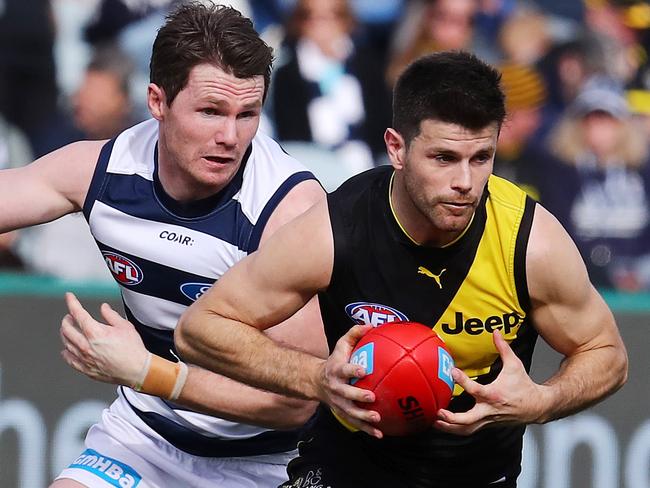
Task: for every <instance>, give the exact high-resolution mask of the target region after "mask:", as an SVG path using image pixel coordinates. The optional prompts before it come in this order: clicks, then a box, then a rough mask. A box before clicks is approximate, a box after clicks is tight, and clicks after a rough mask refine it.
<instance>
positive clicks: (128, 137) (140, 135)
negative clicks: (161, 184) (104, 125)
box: [107, 119, 158, 181]
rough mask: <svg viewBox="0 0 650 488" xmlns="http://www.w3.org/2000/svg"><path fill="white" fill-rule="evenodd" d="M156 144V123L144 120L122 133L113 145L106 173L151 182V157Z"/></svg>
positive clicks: (152, 166) (155, 121) (152, 165)
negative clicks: (139, 177)
mask: <svg viewBox="0 0 650 488" xmlns="http://www.w3.org/2000/svg"><path fill="white" fill-rule="evenodd" d="M157 142H158V121H157V120H155V119H150V120H145V121H144V122H141V123H140V124H138V125H135V126H133V127H131V128H129V129H127V130H125V131H124V132H122V133H121V134H120V135H119V136H118V137H117V139H115V144H114V145H113V150H112V151H111V158H110V162H109V164H108V168H107V171H108V172H109V173H118V174H125V175H132V174H137V175H140V176H142V177H143V178H146V179H148V180H149V181H152V180H153V168H154V164H153V156H154V152H155V149H156V143H157Z"/></svg>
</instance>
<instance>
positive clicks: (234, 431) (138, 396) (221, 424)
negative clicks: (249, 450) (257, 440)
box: [118, 388, 269, 440]
mask: <svg viewBox="0 0 650 488" xmlns="http://www.w3.org/2000/svg"><path fill="white" fill-rule="evenodd" d="M122 391H123V392H124V394H125V396H126V397H127V399H128V401H129V403H131V405H133V406H134V407H135V408H137V409H138V410H140V411H142V412H155V413H157V414H160V415H162V416H163V417H165V418H167V419H169V420H173V421H174V422H176V423H177V424H179V425H182V426H184V427H186V428H188V429H191V430H193V431H194V432H198V433H200V434H203V435H205V436H209V437H217V436H218V437H222V438H225V439H233V440H234V439H247V438H249V437H253V436H255V435H258V434H261V433H262V432H267V431H268V430H269V429H265V428H263V427H256V426H254V425H248V424H237V423H235V422H230V421H228V420H224V419H220V418H218V417H212V416H209V415H204V414H201V413H196V412H189V411H186V410H172V409H171V408H170V407H169V405H167V404H166V403H165V402H163V401H162V400H161V399H160V398H158V397H154V396H151V395H145V394H142V393H138V392H136V391H134V390H132V389H130V388H118V392H122ZM118 401H119V400H118ZM129 410H130V409H129Z"/></svg>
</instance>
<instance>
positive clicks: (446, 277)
mask: <svg viewBox="0 0 650 488" xmlns="http://www.w3.org/2000/svg"><path fill="white" fill-rule="evenodd" d="M393 109H394V119H393V128H389V129H387V131H386V133H385V141H386V147H387V150H388V155H389V157H390V160H391V162H392V166H384V167H378V168H375V169H373V170H370V171H367V172H365V173H362V174H360V175H358V176H355V177H353V178H352V179H350V180H348V181H347V182H346V183H344V184H343V185H342V186H341V187H340V188H339V189H338V190H336V191H335V192H333V193H332V194H330V195H329V196H328V198H327V200H326V201H322V202H321V203H317V204H316V205H315V206H314V207H312V209H311V210H309V211H307V212H306V213H305V214H303V215H302V216H301V217H299V218H298V219H296V220H295V221H294V222H292V223H289V224H288V225H286V226H285V227H284V228H283V229H280V231H279V232H278V233H277V234H276V235H275V236H274V237H273V238H272V239H271V240H269V241H268V242H267V243H266V244H265V246H262V247H261V249H260V250H259V251H258V252H256V253H254V254H252V255H250V256H248V257H247V258H245V259H244V260H242V261H241V262H240V263H239V264H237V265H236V266H234V267H233V268H232V269H231V270H230V271H229V272H228V273H226V274H225V275H224V276H223V277H222V278H221V279H220V280H219V281H218V282H217V283H216V285H215V286H214V287H213V288H212V289H211V290H210V291H209V292H208V293H206V294H205V295H203V297H202V298H200V299H199V300H198V301H197V302H196V303H195V304H194V305H192V306H191V307H190V308H189V309H188V311H187V312H186V313H185V315H184V316H183V317H182V318H181V322H180V324H179V327H178V328H177V329H176V344H177V347H178V350H179V351H180V353H181V354H182V355H183V356H184V357H185V358H187V359H189V360H191V361H193V362H196V363H198V364H200V365H202V366H204V367H206V368H208V369H211V370H213V371H217V372H219V373H222V374H225V375H227V376H231V377H233V378H235V379H237V380H240V381H243V382H246V383H249V384H251V385H254V386H257V387H260V388H264V389H268V390H271V391H276V392H280V393H284V394H287V395H292V396H296V397H302V398H309V399H317V400H319V401H320V402H321V407H320V409H319V411H318V413H317V415H316V417H315V419H314V420H313V422H312V423H311V424H310V425H309V427H308V429H307V431H306V433H305V435H304V438H303V441H304V442H302V444H301V446H300V455H299V457H298V458H296V459H294V460H293V461H292V462H291V463H290V465H289V470H288V471H289V476H290V481H288V482H287V483H286V484H285V485H283V486H285V487H307V486H322V487H332V488H353V487H354V488H359V487H391V488H396V487H418V488H419V487H429V488H442V487H444V488H450V487H453V488H470V487H471V488H480V487H489V488H495V487H500V488H504V487H514V486H516V479H517V476H518V474H519V472H520V461H521V448H522V436H523V433H524V428H525V426H526V424H530V423H543V422H549V421H551V420H554V419H558V418H561V417H564V416H567V415H570V414H572V413H575V412H577V411H579V410H581V409H584V408H586V407H588V406H590V405H593V404H594V403H595V402H597V401H599V400H601V399H603V398H604V397H605V396H607V395H609V394H611V393H612V392H614V391H615V390H616V389H617V388H619V387H620V386H621V385H622V384H623V383H624V382H625V380H626V377H627V356H626V352H625V348H624V345H623V343H622V341H621V338H620V335H619V333H618V330H617V327H616V324H615V322H614V319H613V317H612V314H611V312H610V311H609V309H608V308H607V306H606V305H605V303H604V301H603V300H602V298H601V297H600V295H599V294H598V293H597V291H596V290H595V289H594V287H593V286H592V285H591V283H590V281H589V278H588V276H587V273H586V271H585V266H584V264H583V262H582V260H581V257H580V254H579V253H578V251H577V250H576V247H575V246H574V244H573V242H572V241H571V239H570V238H569V237H568V235H567V233H566V232H565V230H564V229H563V228H562V227H561V226H560V224H559V223H558V222H557V220H556V219H555V218H554V217H553V216H552V215H550V214H549V213H548V212H547V211H546V210H544V208H542V207H541V206H540V205H538V204H536V203H535V202H534V201H532V200H531V199H530V198H528V197H527V196H526V194H525V193H524V192H523V191H521V190H519V189H518V188H517V187H516V186H514V185H513V184H511V183H509V182H508V181H505V180H503V179H500V178H498V177H496V176H493V175H492V174H491V173H492V165H493V160H494V155H495V150H496V142H497V136H498V133H499V129H500V127H501V124H502V123H503V121H504V118H505V109H504V97H503V94H502V92H501V90H500V88H499V73H498V72H497V71H495V70H494V69H493V68H491V67H490V66H488V65H486V64H484V63H483V62H481V61H479V60H478V59H477V58H476V57H474V56H472V55H470V54H466V53H458V52H455V53H437V54H432V55H428V56H426V57H423V58H421V59H419V60H417V61H416V62H414V63H413V64H412V65H411V66H410V67H409V68H408V69H407V70H406V71H405V72H404V74H403V75H402V76H401V78H400V80H399V81H398V83H397V86H396V88H395V92H394V100H393ZM314 294H318V296H319V300H320V306H321V312H322V316H323V319H324V324H325V330H326V334H327V337H328V340H329V344H330V350H331V355H330V356H329V358H328V359H327V360H322V359H319V358H317V357H314V356H311V355H308V354H305V353H303V352H301V351H297V350H292V349H288V348H284V347H282V346H281V345H278V344H276V343H273V342H271V341H270V340H269V339H268V338H267V337H266V336H265V335H264V334H262V332H261V331H262V330H264V329H267V328H269V327H271V326H273V325H275V324H278V323H280V322H282V321H283V320H285V319H286V318H287V317H290V316H291V315H292V314H293V313H294V312H295V311H296V310H298V309H299V308H300V307H302V306H303V305H304V304H305V303H306V302H307V301H308V300H309V299H310V298H311V297H312V296H313V295H314ZM397 319H408V320H411V321H417V322H422V323H425V324H428V325H430V326H431V327H433V328H434V330H435V331H436V332H437V333H438V334H439V335H440V336H441V337H443V338H444V340H445V342H446V343H447V345H448V347H449V349H450V350H451V352H452V354H453V356H454V359H455V362H456V368H455V369H454V370H453V371H452V375H453V379H454V380H455V382H456V384H457V386H456V391H455V397H454V399H453V400H452V402H451V404H450V406H449V408H448V409H445V410H440V412H439V414H438V420H437V421H436V422H435V423H434V425H432V426H431V429H429V430H428V431H426V432H425V433H423V434H418V435H416V436H409V437H394V438H390V437H384V436H383V435H382V433H381V432H380V431H379V430H378V429H377V428H376V427H375V426H374V425H373V422H375V421H376V420H377V416H378V414H377V412H373V411H368V410H365V409H362V408H359V407H357V406H356V405H355V404H354V401H357V402H369V401H372V400H373V393H371V392H368V391H366V390H362V389H359V388H355V387H353V386H351V385H350V384H349V380H350V379H351V378H353V377H360V376H363V369H362V367H361V366H359V365H354V364H349V363H348V358H349V356H350V352H351V350H352V348H353V347H354V345H355V344H356V342H357V341H358V340H359V338H360V337H362V336H363V334H364V333H365V332H366V331H367V330H368V329H369V325H379V324H381V323H383V322H387V321H392V320H397ZM360 322H364V323H366V324H369V325H355V324H359V323H360ZM304 326H305V327H316V326H317V324H310V323H305V324H304ZM538 335H540V336H541V337H542V338H543V339H544V340H545V341H546V342H547V343H548V344H549V345H550V346H551V347H553V348H554V349H555V350H556V351H558V352H559V353H561V354H562V355H563V356H564V360H563V362H562V365H561V367H560V368H559V370H558V371H557V372H556V374H555V375H554V376H553V377H551V378H549V379H548V380H547V381H545V382H544V383H542V384H537V383H535V382H533V380H532V379H531V378H530V377H529V375H528V371H529V368H530V363H531V357H532V353H533V348H534V345H535V342H536V339H537V336H538ZM332 412H336V417H338V420H337V418H336V417H335V416H334V415H333V413H332ZM339 420H340V421H339ZM343 424H346V425H347V427H345V426H344V425H343Z"/></svg>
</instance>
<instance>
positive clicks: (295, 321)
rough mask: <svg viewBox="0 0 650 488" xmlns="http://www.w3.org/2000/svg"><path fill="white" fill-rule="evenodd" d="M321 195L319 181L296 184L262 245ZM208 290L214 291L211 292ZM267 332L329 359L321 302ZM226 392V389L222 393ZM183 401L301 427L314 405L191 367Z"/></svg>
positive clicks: (227, 414) (229, 414)
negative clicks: (320, 308) (321, 315)
mask: <svg viewBox="0 0 650 488" xmlns="http://www.w3.org/2000/svg"><path fill="white" fill-rule="evenodd" d="M322 198H324V193H323V191H322V189H321V188H320V186H319V185H318V184H317V183H316V182H315V181H307V182H304V183H302V184H300V185H298V186H297V187H296V188H295V189H294V190H292V191H291V192H290V193H289V194H288V195H287V196H286V197H285V198H284V199H283V201H282V202H281V204H280V205H279V206H278V208H277V210H276V211H275V212H274V214H273V215H272V216H271V218H270V219H269V222H268V224H267V225H266V227H265V229H264V232H263V234H262V240H261V246H262V247H264V246H265V243H266V241H267V240H268V239H269V237H270V236H271V235H272V234H274V233H275V232H276V231H277V230H278V228H280V227H281V226H282V225H283V224H285V223H286V222H288V221H290V220H293V219H294V218H295V217H296V216H297V215H299V214H301V213H303V212H304V211H306V210H307V209H308V208H309V207H310V206H312V205H313V204H314V203H315V202H316V201H318V200H321V199H322ZM222 279H223V278H222ZM219 281H221V280H219ZM215 286H216V285H215ZM208 293H209V294H212V292H211V291H209V292H208ZM249 296H251V297H255V296H256V295H255V294H252V295H249ZM254 302H255V300H253V303H254ZM305 324H309V326H305ZM266 335H267V336H268V337H271V338H272V339H273V341H276V342H277V343H279V344H282V345H284V346H286V347H290V348H292V349H295V350H300V351H304V352H306V353H309V354H310V355H314V356H316V357H320V358H325V357H327V342H326V340H325V335H324V332H323V325H322V321H321V318H320V310H319V308H318V301H317V300H316V299H315V298H314V299H312V300H310V301H308V302H307V303H306V304H305V305H304V306H303V307H302V308H301V309H300V310H298V311H297V312H296V313H294V314H293V315H291V316H290V317H288V318H287V319H286V320H284V321H283V322H282V323H281V324H280V325H278V326H276V327H274V328H273V329H270V330H268V331H266ZM272 344H273V343H272ZM224 391H227V392H228V393H227V394H224ZM179 400H180V401H181V402H182V403H184V404H185V405H187V406H190V407H192V408H195V409H197V410H199V411H204V412H206V413H210V414H213V415H214V414H217V415H219V416H221V417H224V418H227V419H229V420H233V421H241V422H248V423H255V424H258V425H263V426H265V427H271V428H288V427H294V426H297V425H301V424H303V423H304V422H305V421H307V420H308V418H309V417H310V416H311V414H312V413H313V411H314V409H315V407H316V403H315V402H309V401H305V400H300V399H297V398H290V397H287V396H284V395H278V394H276V393H271V392H269V391H263V390H259V389H256V388H253V387H250V386H247V385H244V384H242V383H238V382H236V381H233V380H231V379H229V378H227V377H224V376H221V375H218V374H215V373H212V372H209V371H206V370H204V369H201V368H198V367H192V368H190V374H189V375H188V380H187V382H186V384H185V387H184V388H183V390H182V392H181V396H180V398H179ZM206 406H207V409H206ZM287 412H290V414H287Z"/></svg>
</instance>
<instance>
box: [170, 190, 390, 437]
mask: <svg viewBox="0 0 650 488" xmlns="http://www.w3.org/2000/svg"><path fill="white" fill-rule="evenodd" d="M333 260H334V244H333V238H332V231H331V228H330V224H329V215H328V210H327V202H326V201H325V200H323V201H321V202H319V203H318V204H316V205H315V206H314V207H312V208H311V209H310V210H309V211H308V212H306V213H305V214H303V215H301V216H300V217H298V218H297V219H296V220H294V221H293V222H291V223H289V224H288V225H286V226H284V227H283V228H282V229H280V230H279V231H278V232H277V233H276V234H275V235H274V236H273V238H272V239H270V240H269V242H268V243H267V244H266V245H265V246H263V247H262V248H261V249H260V250H259V252H257V253H254V254H252V255H250V256H248V257H247V258H246V259H244V260H242V261H241V262H240V263H238V264H237V265H236V266H234V267H233V268H231V269H230V270H229V271H228V272H227V273H226V274H225V275H224V276H223V277H222V279H220V280H219V281H218V282H217V283H216V284H215V286H214V287H213V288H212V289H211V290H210V291H209V292H208V293H206V294H204V295H203V296H202V297H201V298H200V299H199V300H197V301H196V302H195V303H194V304H193V305H192V306H191V307H190V308H189V309H188V310H187V311H186V313H185V314H184V315H183V317H181V321H180V323H179V325H178V327H177V328H176V333H175V337H174V339H175V342H176V347H177V348H178V350H179V352H180V353H181V355H182V356H183V357H185V358H186V359H188V360H190V361H192V362H194V363H196V364H199V365H201V366H203V367H205V368H207V369H210V370H212V371H217V372H219V373H221V374H224V375H226V376H228V377H231V378H234V379H236V380H238V381H241V382H243V383H246V384H250V385H253V386H255V387H258V388H263V389H265V390H270V391H275V392H278V393H281V394H285V395H288V396H292V397H296V398H304V399H311V400H319V401H322V402H324V403H327V404H328V405H330V406H331V407H332V408H333V409H334V410H335V411H336V412H337V413H338V414H339V415H340V416H341V417H343V418H344V419H345V420H346V421H347V422H348V423H350V424H352V425H353V426H355V427H357V428H359V429H361V430H363V431H365V432H367V433H369V434H371V435H375V436H377V437H381V432H379V431H378V430H377V429H376V428H375V427H374V426H372V425H371V422H373V421H374V422H376V421H377V420H378V419H379V418H378V414H377V413H376V412H374V411H370V410H366V409H362V408H359V407H358V406H357V405H356V404H355V403H354V402H355V401H363V402H372V401H374V395H373V394H372V392H369V391H367V390H362V389H360V388H355V387H353V386H351V385H349V380H350V378H352V377H361V376H363V374H364V371H363V368H361V367H360V366H358V365H352V364H349V363H348V360H349V357H350V352H351V351H352V348H353V347H354V345H355V344H356V342H357V341H358V340H359V339H360V338H361V336H362V335H363V333H364V332H365V331H366V330H367V327H365V328H364V327H362V326H355V327H353V328H352V329H350V331H349V332H348V333H347V334H345V336H343V337H342V338H341V339H339V341H338V343H337V345H336V347H335V349H334V351H333V352H332V354H330V356H329V358H328V359H327V360H324V359H322V358H320V357H317V356H315V355H313V354H307V353H305V352H303V351H300V350H298V349H296V348H294V347H291V346H290V345H288V344H286V343H285V344H279V343H277V342H274V341H272V340H271V339H269V338H268V337H267V336H266V334H264V333H263V331H265V330H266V329H268V328H270V327H273V326H275V325H276V324H279V323H281V322H282V321H284V320H287V318H289V317H291V316H292V315H293V314H294V313H295V311H296V310H298V309H300V307H302V306H303V304H305V303H306V302H307V301H309V300H310V299H311V297H313V296H314V295H315V294H316V293H317V292H318V291H319V290H322V289H324V288H325V287H327V285H328V284H329V281H330V278H331V273H332V266H333ZM301 327H303V329H313V328H316V327H318V328H320V323H317V322H315V321H313V320H304V321H302V324H301Z"/></svg>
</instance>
